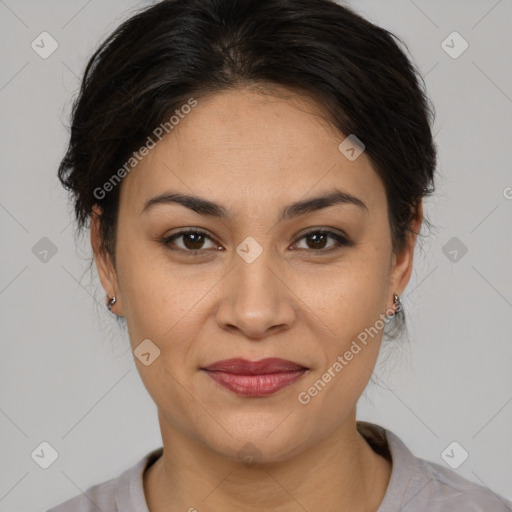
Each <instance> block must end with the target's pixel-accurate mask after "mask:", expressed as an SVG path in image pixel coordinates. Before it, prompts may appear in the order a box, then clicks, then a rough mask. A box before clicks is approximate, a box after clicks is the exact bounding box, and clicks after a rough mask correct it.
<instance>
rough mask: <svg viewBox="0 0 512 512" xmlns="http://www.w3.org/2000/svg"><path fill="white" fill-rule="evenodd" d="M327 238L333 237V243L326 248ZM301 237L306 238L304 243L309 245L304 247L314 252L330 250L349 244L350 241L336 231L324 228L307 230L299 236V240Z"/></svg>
mask: <svg viewBox="0 0 512 512" xmlns="http://www.w3.org/2000/svg"><path fill="white" fill-rule="evenodd" d="M329 238H331V239H333V240H334V241H335V243H334V244H333V245H331V246H329V247H328V248H325V243H326V241H327V240H328V239H329ZM303 239H304V240H306V244H307V245H309V246H307V247H306V248H305V249H306V250H307V249H313V251H314V252H331V251H335V250H337V249H339V248H341V247H342V246H349V245H351V242H350V241H349V240H348V239H347V238H346V237H344V236H342V235H340V234H338V233H334V232H333V231H326V230H316V231H309V232H308V233H306V234H304V235H302V236H301V237H300V238H299V240H303ZM301 249H302V248H301Z"/></svg>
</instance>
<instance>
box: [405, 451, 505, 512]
mask: <svg viewBox="0 0 512 512" xmlns="http://www.w3.org/2000/svg"><path fill="white" fill-rule="evenodd" d="M415 473H417V474H418V475H419V476H421V475H424V479H423V480H426V482H425V483H426V485H427V488H426V493H425V494H426V496H427V499H430V500H431V501H432V503H433V504H435V505H437V506H438V510H439V511H440V512H445V511H454V512H457V511H459V510H460V511H464V512H512V502H511V501H509V500H507V499H506V498H504V497H503V496H500V495H499V494H497V493H495V492H493V491H492V490H491V489H489V488H487V487H485V486H483V485H479V484H477V483H475V482H472V481H470V480H467V479H466V478H463V477H462V476H460V475H459V474H457V473H456V472H455V471H453V470H451V469H449V468H446V467H444V466H441V465H440V464H437V463H435V462H430V461H427V460H424V459H420V458H416V469H415ZM427 482H430V484H428V483H427Z"/></svg>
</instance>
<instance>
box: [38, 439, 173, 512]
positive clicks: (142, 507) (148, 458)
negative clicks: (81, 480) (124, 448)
mask: <svg viewBox="0 0 512 512" xmlns="http://www.w3.org/2000/svg"><path fill="white" fill-rule="evenodd" d="M162 453H163V448H162V447H160V448H156V449H154V450H152V451H151V452H149V453H147V454H146V455H145V456H144V457H142V458H141V459H139V460H138V461H137V462H136V463H135V464H134V465H133V466H131V467H129V468H128V469H126V470H125V471H124V472H123V473H121V474H120V475H119V476H117V477H115V478H111V479H110V480H106V481H104V482H101V483H99V484H96V485H93V486H91V487H89V488H88V489H87V490H86V491H85V492H83V493H81V494H79V495H77V496H74V497H72V498H70V499H68V500H67V501H64V502H63V503H60V504H59V505H57V506H55V507H53V508H51V509H49V510H47V511H46V512H98V510H101V512H121V511H122V512H149V511H148V508H147V504H146V500H145V496H144V486H143V474H144V471H145V469H146V468H147V467H148V466H149V465H151V464H152V463H153V462H155V461H156V460H157V459H158V458H159V457H160V456H161V455H162Z"/></svg>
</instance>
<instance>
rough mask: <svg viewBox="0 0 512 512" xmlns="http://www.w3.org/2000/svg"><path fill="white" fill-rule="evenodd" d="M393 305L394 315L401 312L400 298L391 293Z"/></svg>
mask: <svg viewBox="0 0 512 512" xmlns="http://www.w3.org/2000/svg"><path fill="white" fill-rule="evenodd" d="M393 305H394V306H395V313H399V312H400V311H402V303H401V302H400V297H399V296H398V295H397V294H396V293H393Z"/></svg>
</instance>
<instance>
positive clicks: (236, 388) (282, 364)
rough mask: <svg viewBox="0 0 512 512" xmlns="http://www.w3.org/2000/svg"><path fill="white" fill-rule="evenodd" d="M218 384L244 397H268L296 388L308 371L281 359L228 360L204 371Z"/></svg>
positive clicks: (303, 367)
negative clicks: (295, 383)
mask: <svg viewBox="0 0 512 512" xmlns="http://www.w3.org/2000/svg"><path fill="white" fill-rule="evenodd" d="M201 370H203V371H204V372H206V374H207V375H208V376H209V377H211V378H212V379H213V380H214V381H215V382H217V383H218V384H220V385H221V386H223V387H224V388H226V389H229V390H230V391H232V392H233V393H235V394H237V395H241V396H248V397H257V396H267V395H270V394H272V393H275V392H277V391H279V390H280V389H282V388H284V387H286V386H289V385H290V384H293V383H294V382H295V381H297V380H298V379H299V378H300V377H302V376H303V375H304V374H305V373H306V372H307V371H308V370H309V368H307V367H305V366H302V365H300V364H297V363H294V362H292V361H287V360H285V359H279V358H268V359H261V360H260V361H248V360H246V359H240V358H236V359H225V360H223V361H217V362H216V363H213V364H211V365H209V366H206V367H204V368H201Z"/></svg>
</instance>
